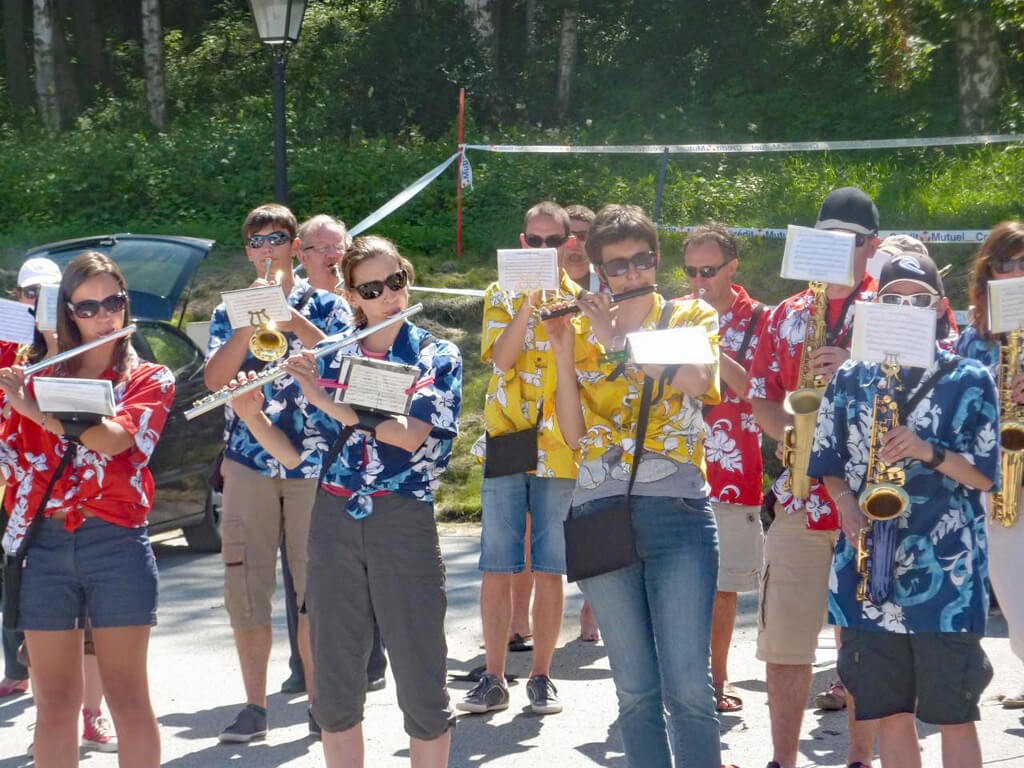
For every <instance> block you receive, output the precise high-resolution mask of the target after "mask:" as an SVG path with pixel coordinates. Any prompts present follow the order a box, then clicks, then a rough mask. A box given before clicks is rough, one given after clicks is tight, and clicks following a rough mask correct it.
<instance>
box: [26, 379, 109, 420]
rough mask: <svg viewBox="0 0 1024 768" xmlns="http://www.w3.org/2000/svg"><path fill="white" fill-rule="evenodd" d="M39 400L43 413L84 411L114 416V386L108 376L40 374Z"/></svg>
mask: <svg viewBox="0 0 1024 768" xmlns="http://www.w3.org/2000/svg"><path fill="white" fill-rule="evenodd" d="M32 382H33V385H34V387H35V395H36V402H37V403H38V404H39V409H40V410H41V411H42V412H43V413H84V414H97V415H99V416H113V415H114V413H115V411H116V405H115V403H114V388H113V386H112V385H111V383H110V381H109V380H107V379H67V378H62V377H53V378H51V377H48V376H36V377H35V378H34V379H32Z"/></svg>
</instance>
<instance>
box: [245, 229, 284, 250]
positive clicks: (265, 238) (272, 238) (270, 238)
mask: <svg viewBox="0 0 1024 768" xmlns="http://www.w3.org/2000/svg"><path fill="white" fill-rule="evenodd" d="M291 241H292V237H291V235H289V234H288V233H287V232H282V231H281V230H280V229H279V230H277V231H276V232H271V233H270V234H267V235H249V247H250V248H262V247H263V246H264V244H267V245H272V246H274V247H275V248H276V247H277V246H279V245H284V244H285V243H290V242H291Z"/></svg>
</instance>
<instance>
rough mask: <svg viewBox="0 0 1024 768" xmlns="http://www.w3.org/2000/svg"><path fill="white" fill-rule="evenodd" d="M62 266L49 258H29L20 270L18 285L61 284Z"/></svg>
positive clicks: (24, 286) (23, 286)
mask: <svg viewBox="0 0 1024 768" xmlns="http://www.w3.org/2000/svg"><path fill="white" fill-rule="evenodd" d="M59 284H60V267H58V266H57V265H56V264H54V263H53V262H52V261H50V260H49V259H47V258H43V257H42V256H37V257H35V258H32V259H29V260H28V261H26V262H25V263H24V264H22V265H21V269H20V270H18V287H19V288H27V287H28V286H30V285H59Z"/></svg>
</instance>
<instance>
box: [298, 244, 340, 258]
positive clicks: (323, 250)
mask: <svg viewBox="0 0 1024 768" xmlns="http://www.w3.org/2000/svg"><path fill="white" fill-rule="evenodd" d="M302 250H304V251H312V252H313V253H315V254H316V255H318V256H326V255H327V254H329V253H344V252H345V245H344V243H338V244H337V245H307V246H305V247H304V248H303V249H302Z"/></svg>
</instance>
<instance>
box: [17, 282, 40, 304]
mask: <svg viewBox="0 0 1024 768" xmlns="http://www.w3.org/2000/svg"><path fill="white" fill-rule="evenodd" d="M18 291H20V292H21V295H22V296H24V297H25V298H26V299H32V301H35V300H36V299H38V298H39V286H38V285H26V286H25V287H24V288H19V289H18Z"/></svg>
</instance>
